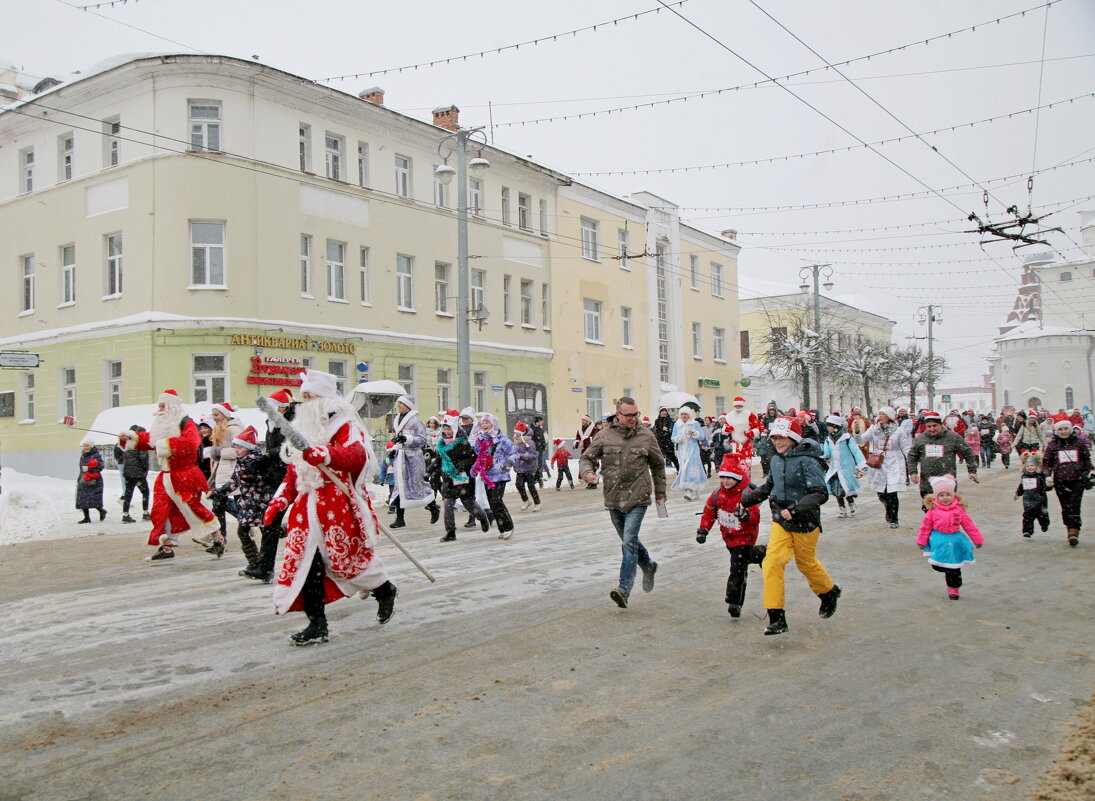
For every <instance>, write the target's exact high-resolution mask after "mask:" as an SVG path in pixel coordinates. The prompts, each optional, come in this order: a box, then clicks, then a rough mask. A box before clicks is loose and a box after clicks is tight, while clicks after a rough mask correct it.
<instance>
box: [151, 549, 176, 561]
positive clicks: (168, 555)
mask: <svg viewBox="0 0 1095 801" xmlns="http://www.w3.org/2000/svg"><path fill="white" fill-rule="evenodd" d="M174 558H175V552H174V551H173V550H171V546H170V545H161V546H160V547H159V548H158V549H157V550H156V553H154V554H152V556H150V557H148V561H150V562H158V561H159V560H161V559H174Z"/></svg>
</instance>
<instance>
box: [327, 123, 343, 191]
mask: <svg viewBox="0 0 1095 801" xmlns="http://www.w3.org/2000/svg"><path fill="white" fill-rule="evenodd" d="M323 142H324V146H325V148H326V152H327V177H328V178H330V179H331V180H332V181H342V180H344V179H343V177H342V173H343V170H342V159H343V154H344V153H345V152H346V140H345V139H343V138H342V137H341V136H338V135H337V134H333V133H331V132H330V131H327V133H325V134H324V135H323Z"/></svg>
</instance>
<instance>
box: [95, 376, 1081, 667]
mask: <svg viewBox="0 0 1095 801" xmlns="http://www.w3.org/2000/svg"><path fill="white" fill-rule="evenodd" d="M300 391H301V398H300V399H297V398H295V397H294V396H293V395H292V393H291V392H290V391H289V390H286V389H282V390H278V391H277V392H274V393H273V394H272V395H271V396H270V406H271V408H272V409H276V410H277V412H279V413H280V417H279V416H278V415H275V414H271V417H272V418H277V419H278V420H279V421H280V423H281V425H279V424H275V422H273V421H272V422H271V423H270V424H269V426H268V430H267V431H266V432H265V433H264V435H263V436H262V437H261V439H260V435H259V432H258V431H257V430H256V429H255V428H254V427H253V426H247V427H244V426H243V425H242V423H241V422H240V421H239V415H238V411H237V409H236V408H235V407H233V406H232V405H231V404H230V403H227V402H224V403H220V404H215V405H214V406H213V409H212V412H211V415H210V417H209V418H207V419H203V420H198V421H195V420H192V419H191V418H190V417H188V416H187V414H186V412H185V410H184V409H183V406H182V402H181V400H180V398H179V396H178V395H177V393H175V392H174V391H173V390H166V391H165V392H164V393H163V394H162V395H161V396H160V398H159V403H158V406H157V411H156V412H155V413H154V419H153V422H152V425H151V427H150V429H149V430H147V431H146V430H144V429H143V428H142V427H141V426H139V425H134V426H132V427H131V428H130V429H129V430H127V431H125V432H122V433H121V434H119V435H118V446H117V448H116V449H115V451H116V452H115V456H116V457H117V461H118V465H119V469H120V471H121V473H122V476H123V486H124V494H123V497H122V503H123V514H124V516H123V518H122V520H123V522H126V523H135V522H137V521H136V519H135V518H134V517H133V516H132V515H131V514H130V508H131V504H132V500H133V495H134V493H135V491H137V490H140V492H141V496H142V513H143V518H144V520H146V521H149V522H150V523H151V524H152V529H151V532H150V533H149V536H148V544H149V545H151V546H154V547H155V548H156V551H155V553H154V554H153V555H152V556H150V557H148V558H149V559H150V560H152V561H157V562H164V561H167V560H170V559H172V558H174V556H175V550H176V549H177V548H178V546H179V536H180V535H181V534H183V533H186V532H189V533H190V536H191V538H192V539H193V541H194V542H196V543H198V544H200V545H201V546H202V547H203V548H205V549H206V551H207V552H208V553H210V554H212V555H213V556H216V557H218V558H219V557H221V556H222V555H223V554H224V553H225V550H226V549H227V547H228V517H229V516H231V517H233V518H234V519H235V521H236V539H238V541H239V544H240V549H241V551H242V553H243V555H244V556H245V557H246V559H247V567H246V568H244V569H242V570H240V575H241V576H242V577H245V578H248V579H253V580H257V581H261V582H264V583H272V582H273V583H275V588H274V606H275V611H276V612H277V613H279V614H282V613H286V612H290V611H303V612H304V613H305V615H306V617H307V619H308V626H307V627H306V628H305V629H304V630H302V631H300V632H297V633H296V634H293V635H292V636H291V637H290V640H291V641H292V642H293V643H294V644H296V645H310V644H313V643H320V642H326V641H327V638H328V627H327V619H326V615H325V611H324V610H325V606H326V604H328V603H331V602H332V601H335V600H337V599H339V598H343V597H347V596H350V595H354V594H357V595H359V596H360V597H362V598H365V597H369V596H371V597H373V598H374V599H375V600H376V601H377V604H378V607H377V619H378V621H379V622H380V623H387V622H388V621H389V620H390V619H391V617H392V615H393V614H394V611H395V599H396V595H397V588H396V586H395V584H394V583H392V582H391V581H390V580H389V578H388V575H387V572H386V570H385V567H384V564H383V561H382V560H381V558H380V556H379V554H378V553H377V550H376V549H377V545H378V542H379V535H380V534H381V533H388V534H389V535H390V532H389V531H387V530H388V529H398V528H401V527H404V526H405V525H406V520H405V515H406V513H407V511H408V510H413V509H418V508H422V509H423V510H425V511H426V512H428V514H429V522H430V523H431V524H435V523H437V522H439V521H442V523H443V529H444V534H443V536H442V537H441V542H453V541H455V540H456V535H457V528H456V526H457V520H456V517H457V510H458V507H459V508H460V510H462V511H463V512H464V513H466V514H467V518H468V519H467V522H465V523H464V527H465V528H480V529H481V530H482V531H483V532H487V531H489V530H490V528H491V526H492V525H493V526H494V528H495V530H496V532H497V536H498V538H499V539H502V540H508V539H510V538H511V537H512V536H513V532H514V530H515V521H514V515H513V513H512V512H511V510H510V508H509V507H508V506H507V503H506V497H505V496H506V488H507V485H508V484H509V483H510V482H511V481H513V483H514V485H515V487H516V489H517V493H518V496H519V497H520V502H521V511H522V512H529V513H535V512H538V511H539V510H540V509H541V508H542V505H541V496H540V490H543V489H544V485H545V480H546V479H548V478H549V477H550V475H551V468H555V490H556V491H557V492H559V491H562V490H563V483H564V481H565V482H566V485H567V487H568V489H571V490H572V489H574V488H575V481H574V477H573V475H572V474H571V470H570V463H571V461H572V460H574V459H578V462H579V464H578V468H577V476H578V478H579V480H580V481H581V482H584V484H585V486H586V488H587V489H590V490H595V489H597V488H598V487H603V497H604V505H605V507H606V509H607V510H608V512H609V516H610V520H611V522H612V524H613V528H614V529H615V531H616V533H617V536H618V537H619V539H620V543H621V553H622V561H621V566H620V579H619V583H618V586H617V587H616V588H615V589H613V590H612V591H611V592H610V593H609V596H610V598H611V599H612V600H613V602H614V603H616V604H617V605H618V606H619V607H621V608H627V606H628V603H629V600H630V595H631V591H632V588H633V586H634V583H635V579H636V577H637V574H638V572H639V571H640V570H641V571H642V574H643V578H642V588H643V590H644V591H646V592H650V591H652V590H653V589H654V583H655V575H656V573H657V569H658V565H657V562H655V561H654V560H653V558H652V557H651V555H650V553H649V552H648V551H647V549H646V548H645V546H644V545H643V544H642V542H641V540H640V529H641V525H642V521H643V517H644V515H645V513H646V510H647V509H648V508H649V507H650V505H651V504H652V503H653V504H654V505H655V506H656V507H657V509H658V514H659V516H666V515H667V512H666V511H665V500H666V497H667V494H668V491H670V490H679V491H680V492H681V493H682V495H683V497H684V499H685V500H689V501H691V500H697V499H699V498H700V497H701V494H708V482H709V480H710V478H711V476H712V473H714V474H715V477H716V478H717V481H718V486H717V487H716V488H715V489H714V491H713V492H711V493H710V494H709V495H708V497H707V499H706V502H705V503H704V506H703V510H702V516H701V518H700V524H699V527H698V529H697V530H696V534H695V537H696V540H697V542H698V543H701V544H702V543H704V542H706V540H707V537H708V535H709V533H710V531H711V529H712V528H713V527H714V526H715V525H716V524H717V525H718V527H719V533H720V535H721V537H722V540H723V542H724V544H725V546H726V548H727V550H728V552H729V556H730V570H729V575H728V577H727V582H726V593H725V599H724V600H725V603H726V604H727V607H728V611H729V613H730V615H731V616H733V617H735V618H736V617H740V615H741V610H742V607H743V605H744V601H745V593H746V587H747V578H748V568H749V565H751V564H757V565H760V569H761V576H762V580H763V585H764V586H763V603H764V607H765V609H766V610H767V613H768V625H767V628H766V629H765V631H764V633H765V634H769V635H771V634H780V633H783V632H786V631H787V630H788V625H787V620H786V615H785V610H784V573H785V568H786V566H787V563H788V562H789V561H791V560H792V559H794V561H795V564H796V566H797V568H798V569H799V571H800V572H801V573H802V574H803V576H804V577H805V579H806V580H807V583H808V584H809V586H810V588H811V590H812V591H813V592H814V593H815V594H816V595H817V596H818V597H819V600H820V607H819V615H820V616H821V617H822V618H828V617H831V616H832V615H833V614H835V612H836V608H837V602H838V599H839V598H840V596H841V593H842V590H841V588H840V586H838V585H837V584H836V583H835V582H834V581H833V579H832V578H831V577H830V576H829V574H828V572H827V571H826V569H825V568H824V566H823V565H822V564H821V562H820V561H819V560H818V558H817V555H816V551H817V546H818V541H819V539H820V535H821V532H822V526H821V507H822V505H823V504H825V503H826V502H827V501H828V500H829V498H830V496H832V497H833V498H835V499H836V501H837V506H838V516H839V517H850V516H854V515H855V514H856V511H857V507H856V501H857V499H858V498H859V496H860V495H861V493H862V492H863V491H864V485H870V488H871V490H873V491H874V492H875V494H876V496H877V497H878V499H879V501H880V503H881V504H882V507H883V510H884V513H885V519H886V522H887V523H888V525H889V526H890V527H891V528H898V526H899V524H898V516H899V513H900V502H899V499H900V496H901V494H902V493H904V492H905V491H906V490H907V489H908V488H909V487H912V486H915V487H916V488H917V489H919V492H920V508H919V509H918V511H919V512H920V513H922V514H923V517H922V519H921V523H920V526H919V528H918V533H917V540H916V542H917V545H918V547H920V548H921V549H922V550H923V551H924V553H925V556H926V557H927V559H928V563H929V564H930V565H931V567H932V569H934V570H936V571H938V572H940V573H942V574H944V578H945V583H946V587H947V596H948V597H949V598H950V599H952V600H958V599H959V597H960V593H959V588H960V587H961V586H962V568H963V567H965V566H968V565H972V564H974V562H975V559H974V553H973V552H974V549H975V548H980V547H981V546H982V545H983V543H984V537H983V535H982V534H981V532H980V531H979V530H978V528H977V526H976V524H975V523H974V521H973V519H972V518H971V517H970V515H969V513H968V512H967V511H966V505H965V502H964V501H963V499H962V497H961V495H960V494H958V479H957V468H958V462H959V461H961V462H963V463H964V465H965V470H966V473H967V475H968V478H969V480H970V481H973V482H977V481H978V477H977V473H978V469H979V468H980V469H990V468H992V466H993V465H994V463H995V458H996V456H997V455H998V456H999V457H1000V461H1001V464H1002V466H1003V467H1004V468H1005V469H1009V468H1010V466H1011V457H1012V455H1017V457H1018V461H1019V462H1020V465H1021V466H1020V467H1019V469H1018V470H1017V473H1019V481H1018V485H1017V488H1016V491H1015V496H1016V497H1017V498H1021V499H1022V508H1023V512H1022V523H1021V533H1022V536H1024V537H1031V536H1033V535H1034V525H1035V523H1037V524H1038V525H1039V526H1040V528H1041V530H1042V531H1043V532H1045V531H1047V530H1048V528H1049V525H1050V519H1049V499H1048V493H1049V492H1050V491H1053V492H1055V493H1056V495H1057V499H1058V502H1059V504H1060V507H1061V515H1062V520H1063V522H1064V525H1065V529H1066V537H1067V542H1068V544H1069V545H1070V546H1072V547H1076V546H1077V545H1078V543H1079V534H1080V529H1081V527H1082V520H1081V517H1080V505H1081V501H1082V498H1083V493H1084V491H1085V490H1086V489H1090V488H1091V485H1092V477H1093V467H1092V462H1091V442H1090V437H1091V435H1092V434H1095V415H1092V413H1091V410H1090V409H1088V408H1087V407H1084V409H1083V410H1082V411H1080V410H1070V411H1068V412H1065V411H1062V412H1059V413H1057V414H1048V413H1046V412H1045V411H1044V410H1041V409H1039V410H1031V411H1029V412H1022V411H1019V412H1015V413H1012V412H1010V411H1007V410H1005V411H1004V412H1002V413H999V414H995V413H992V412H988V413H984V414H975V413H973V412H957V411H952V412H950V413H949V414H947V415H946V416H942V415H940V414H938V413H936V412H934V411H931V410H927V409H922V410H919V411H918V412H916V413H915V414H910V413H909V412H908V410H906V409H894V408H893V407H889V406H884V407H882V408H881V409H879V410H878V412H877V414H875V415H874V416H873V417H870V418H869V417H868V416H866V415H864V414H863V412H862V410H860V409H858V408H853V409H852V410H851V412H850V413H849V414H848V415H847V416H845V415H843V414H841V413H840V412H834V413H833V414H830V415H829V416H827V417H825V418H824V420H819V419H818V417H817V415H816V414H815V413H813V412H811V411H806V410H804V411H796V410H794V409H789V410H787V411H786V412H784V411H782V410H780V409H778V408H777V407H776V405H775V404H774V403H770V404H769V405H768V407H767V409H766V410H765V412H764V413H763V414H762V415H757V414H754V413H753V412H751V411H748V410H747V409H746V408H745V407H746V402H745V400H744V399H743V398H735V399H734V403H733V409H732V411H730V412H727V413H725V414H720V415H719V416H718V417H706V418H704V417H701V416H700V415H699V411H700V410H699V409H698V408H696V406H695V405H694V404H691V403H689V404H686V405H685V406H682V407H681V408H680V409H678V410H677V413H676V415H673V414H671V412H670V410H669V409H667V408H664V407H663V408H660V409H659V410H658V413H657V416H656V417H655V418H654V420H650V419H649V418H647V417H642V418H640V412H639V409H638V405H637V404H636V402H635V401H634V399H632V398H620V399H619V400H618V401H617V404H616V408H615V412H614V413H613V414H610V415H606V416H605V418H604V419H602V420H598V421H594V420H593V419H592V418H591V417H589V416H585V417H583V419H582V420H581V422H580V423H579V425H578V428H577V430H576V432H575V435H574V437H573V439H572V440H566V441H564V440H562V439H554V440H552V441H551V445H550V446H549V444H548V438H547V435H546V433H545V430H544V421H543V419H542V418H540V417H536V418H534V419H533V420H531V422H530V423H525V422H518V423H516V425H515V426H514V430H513V432H512V436H510V435H508V434H507V432H506V431H504V430H503V428H502V426H501V425H500V423H499V421H498V419H497V418H496V417H495V416H494V415H492V414H490V413H488V412H477V411H476V410H475V409H472V408H470V407H469V408H465V409H462V410H455V409H448V410H445V411H443V412H441V413H439V414H437V415H433V416H431V417H429V418H427V419H426V420H424V421H423V420H422V419H421V418H420V416H419V413H418V410H417V405H416V401H415V398H414V397H412V396H409V395H403V396H401V397H400V398H399V399H398V400H397V401H396V403H395V408H394V410H393V414H392V416H391V423H390V426H391V431H392V436H391V438H390V440H389V441H388V442H386V443H385V444H384V446H383V447H382V448H378V449H376V450H375V451H374V448H373V447H372V442H371V440H370V437H369V435H368V434H367V432H366V431H365V429H364V427H363V426H362V424H361V420H360V418H359V416H358V415H357V413H356V412H355V410H354V409H353V407H352V406H351V405H350V404H349V402H348V401H347V400H346V399H344V398H343V397H342V396H341V395H340V394H339V393H338V392H337V391H336V378H335V377H334V376H331V375H329V374H327V373H323V372H320V371H316V370H309V371H308V372H307V373H306V374H305V377H304V380H303V384H302V386H301V387H300ZM292 443H295V445H294V444H292ZM303 443H307V444H306V445H304V444H303ZM150 452H155V453H156V454H157V456H158V457H159V461H160V467H161V470H160V472H159V473H158V474H157V476H156V480H155V483H154V486H153V489H152V491H151V492H150V491H149V488H148V482H147V473H148V471H149V454H150ZM755 462H756V463H759V466H760V470H761V473H762V475H763V478H762V480H761V482H760V483H759V484H758V483H753V482H752V480H751V476H752V469H753V466H754V463H755ZM667 465H669V466H672V467H673V468H674V470H675V473H676V476H675V479H674V481H673V483H672V485H669V484H668V479H667V477H666V467H667ZM102 469H103V460H102V457H101V455H100V454H99V452H98V450H97V448H96V447H95V445H94V444H93V443H91V442H90V441H85V442H84V444H83V452H82V453H81V457H80V477H79V479H78V485H77V502H76V505H77V508H78V509H80V510H82V511H83V512H84V518H83V519H82V520H80V521H79V522H81V523H83V522H89V521H90V512H91V511H92V510H98V512H99V515H100V519H103V518H104V517H105V515H106V511H105V508H104V507H103V498H102V496H103V486H102V473H101V471H102ZM369 481H378V482H380V483H382V484H384V485H386V486H387V489H388V497H387V499H386V503H385V506H386V511H387V513H388V514H389V515H391V516H392V517H393V518H394V519H393V520H392V522H391V523H390V524H388V525H384V524H382V523H381V516H378V514H377V510H376V508H375V507H374V503H373V500H372V498H371V497H370V494H369V492H368V491H367V485H368V483H369ZM150 496H151V504H150ZM764 501H767V502H768V505H769V508H770V511H771V517H772V523H771V528H770V531H769V537H768V542H767V544H766V545H758V544H757V539H758V534H759V525H760V513H759V510H758V507H759V506H760V505H761V504H762V503H763V502H764ZM254 529H257V530H258V534H259V541H258V542H257V543H256V541H255V539H254V536H253V534H252V530H254ZM281 540H285V544H284V549H283V550H284V553H283V557H282V562H281V567H280V569H278V570H275V564H276V561H277V552H278V547H279V543H280V542H281Z"/></svg>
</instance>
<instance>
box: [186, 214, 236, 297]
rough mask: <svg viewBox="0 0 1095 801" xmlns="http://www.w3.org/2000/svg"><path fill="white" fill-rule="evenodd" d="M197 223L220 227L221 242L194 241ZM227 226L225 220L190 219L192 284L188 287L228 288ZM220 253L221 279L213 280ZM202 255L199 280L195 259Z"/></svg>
mask: <svg viewBox="0 0 1095 801" xmlns="http://www.w3.org/2000/svg"><path fill="white" fill-rule="evenodd" d="M195 225H212V226H219V227H220V240H221V241H220V242H219V243H217V242H195V241H194V226H195ZM226 228H227V226H226V225H225V221H224V220H191V221H190V285H189V286H188V287H187V289H228V262H227V258H226V257H227V255H228V254H227V249H226V238H227V233H228V232H227V230H226ZM218 253H219V254H220V273H221V274H220V281H219V282H217V281H215V280H213V279H214V278H215V277H216V276H215V274H214V271H213V269H214V262H215V261H216V258H217V254H218ZM199 256H200V258H201V260H202V267H201V270H202V273H203V274H202V275H201V276H200V278H201V279H202V280H200V281H199V280H197V279H198V278H199V276H197V275H195V259H197V258H198V257H199Z"/></svg>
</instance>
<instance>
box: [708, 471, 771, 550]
mask: <svg viewBox="0 0 1095 801" xmlns="http://www.w3.org/2000/svg"><path fill="white" fill-rule="evenodd" d="M748 486H749V485H747V484H744V483H740V484H738V486H736V487H734V489H732V490H726V489H723V488H722V487H719V488H718V489H717V490H715V491H714V492H712V493H711V497H710V498H708V499H707V503H706V504H704V507H703V517H702V518H700V528H702V529H704V530H706V531H710V530H711V527H712V526H713V525H715V521H716V520H718V523H719V530H720V531H721V532H722V541H723V542H725V543H726V547H727V548H735V547H737V546H738V545H755V544H756V542H757V526H758V525H759V524H760V511H759V507H756V506H751V507H749V508H748V509H746V511H747V512H748V513H749V516H748V517H747V518H746V519H745V520H738V516H737V515H736V514H734V510H735V509H737V507H738V504H740V503H741V496H742V494H743V493H744V492H745V490H746V489H748Z"/></svg>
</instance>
